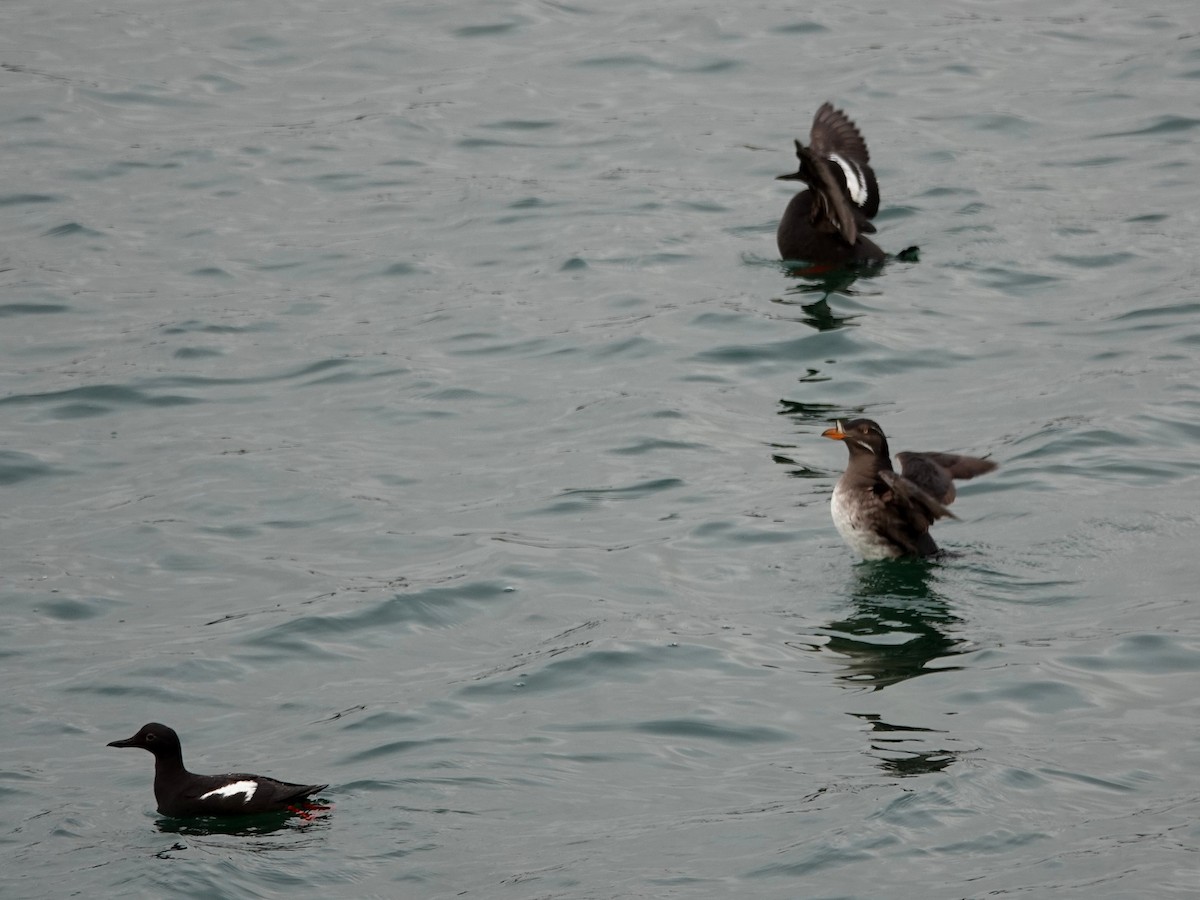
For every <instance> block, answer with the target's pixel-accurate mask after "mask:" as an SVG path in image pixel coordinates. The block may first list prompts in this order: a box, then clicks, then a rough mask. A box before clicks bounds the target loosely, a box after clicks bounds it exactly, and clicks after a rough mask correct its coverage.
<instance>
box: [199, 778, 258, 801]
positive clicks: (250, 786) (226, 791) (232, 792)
mask: <svg viewBox="0 0 1200 900" xmlns="http://www.w3.org/2000/svg"><path fill="white" fill-rule="evenodd" d="M257 790H258V782H257V781H234V782H232V783H231V784H223V785H221V786H220V787H219V788H214V789H213V790H211V791H209V792H208V793H207V794H201V795H200V799H201V800H207V799H208V798H209V797H236V796H237V795H238V794H245V795H246V799H245V800H243V801H242V802H243V803H249V802H250V798H251V797H253V796H254V792H255V791H257Z"/></svg>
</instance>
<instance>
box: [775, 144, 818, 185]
mask: <svg viewBox="0 0 1200 900" xmlns="http://www.w3.org/2000/svg"><path fill="white" fill-rule="evenodd" d="M795 144H796V158H797V159H798V160H800V168H799V169H797V170H796V171H795V172H793V173H791V174H790V175H776V176H775V180H776V181H803V182H805V183H806V184H812V182H813V178H814V175H813V155H812V151H811V150H810V149H809V148H808V147H805V146H804V145H803V144H802V143H800V142H799V141H795Z"/></svg>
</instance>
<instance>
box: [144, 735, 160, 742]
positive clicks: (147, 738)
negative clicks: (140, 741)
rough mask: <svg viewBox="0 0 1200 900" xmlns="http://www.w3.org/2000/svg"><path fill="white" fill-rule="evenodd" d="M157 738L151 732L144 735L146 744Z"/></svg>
mask: <svg viewBox="0 0 1200 900" xmlns="http://www.w3.org/2000/svg"><path fill="white" fill-rule="evenodd" d="M157 740H158V738H156V737H155V736H154V735H152V734H148V735H146V743H147V744H152V743H154V742H155V741H157Z"/></svg>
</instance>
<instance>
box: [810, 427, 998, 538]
mask: <svg viewBox="0 0 1200 900" xmlns="http://www.w3.org/2000/svg"><path fill="white" fill-rule="evenodd" d="M822 437H827V438H830V439H831V440H835V441H842V442H843V443H845V445H846V447H847V449H849V451H850V462H849V464H848V465H847V466H846V471H845V472H843V473H842V477H841V478H839V479H838V482H837V485H836V486H835V487H834V489H833V499H832V500H831V501H830V504H829V509H830V512H831V513H832V514H833V524H834V525H836V526H837V530H838V531H839V532H840V533H841V535H842V538H843V539H845V541H846V543H847V544H849V545H850V547H851V548H852V549H853V550H854V551H855V552H857V553H859V554H860V555H861V556H862V557H863V558H864V559H893V558H896V557H901V556H933V555H934V554H935V553H937V552H938V548H937V544H935V543H934V542H933V538H931V537H930V536H929V527H930V526H931V525H932V524H933V523H934V522H935V521H937V520H938V519H941V518H944V517H946V516H949V517H950V518H952V519H953V518H957V516H955V515H954V513H952V512H950V510H948V509H947V508H946V507H947V506H949V505H950V504H951V503H952V502H954V496H955V490H954V479H955V478H959V479H963V480H965V479H968V478H974V477H975V476H976V475H982V474H984V473H985V472H990V471H992V470H993V469H994V468H996V464H995V463H994V462H992V461H991V460H990V459H979V458H977V457H974V456H959V455H957V454H954V453H897V454H896V459H897V460H899V462H900V474H898V475H897V474H896V472H895V470H894V469H893V468H892V460H891V457H890V456H889V455H888V443H887V438H886V437H885V436H884V434H883V429H882V428H880V427H879V425H878V424H876V423H875V422H873V421H871V420H870V419H851V420H850V421H848V422H847V421H842V420H838V421H837V422H836V423H835V424H834V427H833V428H829V429H827V430H825V431H824V432H822Z"/></svg>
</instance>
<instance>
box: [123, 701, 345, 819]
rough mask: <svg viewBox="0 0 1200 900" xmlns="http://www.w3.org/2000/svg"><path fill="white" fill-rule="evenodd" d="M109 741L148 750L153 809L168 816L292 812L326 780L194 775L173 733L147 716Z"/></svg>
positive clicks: (236, 775) (188, 816)
mask: <svg viewBox="0 0 1200 900" xmlns="http://www.w3.org/2000/svg"><path fill="white" fill-rule="evenodd" d="M108 746H110V747H141V748H142V749H144V750H149V751H150V752H151V753H153V754H154V798H155V799H156V800H157V801H158V811H159V812H160V813H162V814H163V815H164V816H171V817H172V818H180V819H182V818H190V817H192V816H245V815H254V814H258V813H271V812H288V811H292V812H298V811H300V810H298V809H297V808H296V807H297V805H303V804H304V803H305V800H306V798H308V797H309V796H310V795H312V794H315V793H317V791H323V790H325V788H327V787H329V785H327V784H289V783H288V782H286V781H276V780H275V779H274V778H264V777H263V776H261V775H245V774H240V773H239V774H233V775H195V774H193V773H191V772H189V771H188V770H187V769H185V768H184V767H183V751H182V750H181V749H180V746H179V735H177V734H176V733H175V732H174V731H173V730H172V729H170V728H168V727H167V726H166V725H159V724H158V723H157V722H150V723H149V724H147V725H143V726H142V728H141V730H140V731H139V732H138V733H137V734H135V735H134V736H133V737H131V738H127V739H126V740H123V741H113V742H112V743H111V744H109V745H108Z"/></svg>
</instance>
